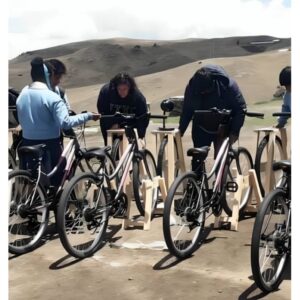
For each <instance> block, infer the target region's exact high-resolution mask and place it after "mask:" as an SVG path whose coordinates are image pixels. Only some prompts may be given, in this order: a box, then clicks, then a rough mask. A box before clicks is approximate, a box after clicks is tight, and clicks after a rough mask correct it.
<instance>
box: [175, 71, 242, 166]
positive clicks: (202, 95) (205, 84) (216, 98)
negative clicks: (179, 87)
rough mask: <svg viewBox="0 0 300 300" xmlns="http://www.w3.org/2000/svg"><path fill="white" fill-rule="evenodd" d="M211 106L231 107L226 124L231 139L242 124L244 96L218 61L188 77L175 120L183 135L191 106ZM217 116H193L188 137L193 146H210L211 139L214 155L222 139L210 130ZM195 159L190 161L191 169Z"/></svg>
mask: <svg viewBox="0 0 300 300" xmlns="http://www.w3.org/2000/svg"><path fill="white" fill-rule="evenodd" d="M212 107H216V108H218V109H223V108H224V109H230V110H232V115H231V122H230V124H229V132H227V136H229V140H230V143H232V144H233V143H234V142H235V141H236V140H237V139H238V137H239V133H240V129H241V127H242V126H243V124H244V119H245V115H244V113H243V110H244V109H245V108H246V103H245V100H244V97H243V95H242V93H241V91H240V89H239V87H238V85H237V83H236V82H235V80H234V79H232V78H230V77H229V75H228V74H227V73H226V72H225V70H224V69H223V68H222V67H220V66H218V65H205V66H203V67H202V68H201V69H199V70H198V71H197V72H196V73H195V74H194V76H193V77H192V78H191V79H190V81H189V83H188V85H187V87H186V90H185V94H184V101H183V109H182V113H181V116H180V121H179V130H180V132H181V135H182V136H183V135H184V133H185V131H186V129H187V127H188V125H189V123H190V121H191V119H192V118H193V114H194V111H195V110H206V109H209V108H212ZM217 122H218V120H216V119H215V118H213V117H211V116H208V117H203V118H201V119H199V118H197V119H194V120H193V126H192V139H193V143H194V147H202V146H210V144H211V143H212V142H213V143H214V149H215V157H216V155H217V152H218V149H219V147H220V144H221V142H222V140H220V136H219V135H218V134H216V132H214V130H211V129H212V128H213V129H215V128H216V127H217V126H218V125H219V124H216V123H217ZM196 166H197V162H196V161H193V162H192V168H193V170H195V168H196Z"/></svg>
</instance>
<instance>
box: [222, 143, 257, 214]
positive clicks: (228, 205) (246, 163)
mask: <svg viewBox="0 0 300 300" xmlns="http://www.w3.org/2000/svg"><path fill="white" fill-rule="evenodd" d="M237 151H238V153H237V157H236V158H233V159H232V160H231V162H230V165H229V168H228V172H227V179H226V183H227V182H236V179H237V178H236V176H234V175H233V169H234V168H236V170H237V174H239V175H242V176H248V175H249V170H250V169H253V161H252V157H251V154H250V153H249V151H248V150H247V149H246V148H244V147H239V148H238V149H237ZM238 188H240V187H238ZM251 191H252V187H250V186H248V187H246V188H245V189H243V191H242V195H241V199H240V208H239V211H240V214H241V213H242V212H243V210H244V208H245V207H246V205H247V202H248V200H249V197H250V195H251ZM223 200H225V201H223V202H222V206H223V209H224V211H225V212H226V214H227V215H228V216H231V215H232V207H233V202H234V193H233V192H230V191H226V197H225V199H223Z"/></svg>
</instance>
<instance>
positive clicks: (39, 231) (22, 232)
mask: <svg viewBox="0 0 300 300" xmlns="http://www.w3.org/2000/svg"><path fill="white" fill-rule="evenodd" d="M8 180H9V182H8V186H9V225H8V236H9V247H8V248H9V252H10V253H13V254H24V253H27V252H29V251H32V250H34V249H35V248H36V247H37V246H38V245H39V244H40V242H41V238H42V237H43V234H44V233H45V230H46V228H47V224H48V219H49V210H48V207H47V203H46V195H45V192H44V190H43V188H42V187H41V186H40V184H36V180H34V179H33V178H32V176H31V174H30V173H29V172H28V171H23V170H16V171H12V172H10V173H9V177H8Z"/></svg>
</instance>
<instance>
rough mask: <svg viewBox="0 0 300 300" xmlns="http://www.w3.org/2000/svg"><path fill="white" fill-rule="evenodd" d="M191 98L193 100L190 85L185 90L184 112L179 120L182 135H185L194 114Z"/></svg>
mask: <svg viewBox="0 0 300 300" xmlns="http://www.w3.org/2000/svg"><path fill="white" fill-rule="evenodd" d="M191 98H192V95H191V90H190V88H189V85H188V86H187V87H186V89H185V93H184V99H183V107H182V112H181V115H180V120H179V130H180V132H181V135H183V134H184V133H185V131H186V129H187V127H188V126H189V123H190V121H191V119H192V117H193V114H194V109H193V106H192V99H191Z"/></svg>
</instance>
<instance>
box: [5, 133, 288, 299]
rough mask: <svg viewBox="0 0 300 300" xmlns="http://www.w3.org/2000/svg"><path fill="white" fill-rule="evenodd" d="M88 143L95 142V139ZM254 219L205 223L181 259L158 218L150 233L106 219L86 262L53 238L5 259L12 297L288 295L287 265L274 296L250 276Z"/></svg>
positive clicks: (249, 143)
mask: <svg viewBox="0 0 300 300" xmlns="http://www.w3.org/2000/svg"><path fill="white" fill-rule="evenodd" d="M250 137H252V138H250ZM253 137H254V133H253V132H252V131H251V130H248V131H246V132H245V133H244V134H243V135H242V136H241V145H245V146H246V147H248V148H249V147H250V148H249V149H251V148H252V150H254V149H253V147H254V146H253V144H254V143H253V141H254V139H253ZM88 141H89V142H88V145H92V144H93V141H94V143H95V144H98V142H97V141H96V140H95V139H94V138H93V139H92V138H90V137H88ZM183 142H184V147H185V149H186V148H188V147H189V146H190V145H191V143H192V142H191V139H190V137H188V136H185V137H184V140H183ZM150 146H153V143H152V142H151V143H150ZM252 155H254V153H253V152H252ZM210 221H213V220H212V219H211V220H208V221H207V223H206V224H207V225H209V224H210ZM253 222H254V218H253V217H252V218H247V219H245V220H242V221H241V222H240V223H239V228H238V231H237V232H234V231H229V230H224V229H222V230H211V229H210V228H209V227H208V228H207V229H206V231H205V233H206V238H205V239H204V242H203V244H202V245H201V247H200V248H199V249H198V250H197V251H196V252H195V253H194V255H193V256H192V257H190V258H189V259H186V260H183V261H179V260H177V259H175V258H174V257H172V256H171V255H170V254H169V252H168V251H167V249H166V247H165V244H164V238H163V232H162V218H161V217H157V218H155V219H154V220H153V222H152V224H151V229H150V230H149V231H143V230H141V229H132V230H123V229H122V220H119V219H112V220H111V221H110V226H109V231H108V233H107V242H106V243H105V244H104V245H103V247H102V249H100V250H99V251H98V252H97V253H95V255H94V256H93V257H90V258H88V259H84V260H78V259H74V258H73V257H70V256H69V255H67V253H66V252H65V250H64V248H63V247H62V245H61V243H60V240H59V238H58V236H57V235H52V236H49V239H48V240H47V242H46V243H45V244H44V245H43V246H41V247H39V248H38V249H36V250H35V251H33V252H31V253H28V254H25V255H22V256H10V259H9V294H10V299H11V300H19V299H20V300H26V299H28V300H29V299H30V300H34V299H39V300H40V299H46V300H47V299H65V300H68V299H73V300H75V299H105V300H106V299H131V300H132V299H133V300H134V299H205V300H206V299H209V300H211V299H220V300H231V299H232V300H235V299H261V298H264V299H274V300H276V299H278V300H285V299H291V280H290V267H289V270H288V271H287V274H286V279H285V280H284V281H283V283H282V284H281V285H280V289H279V290H278V291H276V292H274V293H272V294H269V295H263V294H262V293H261V292H260V290H259V289H258V288H257V287H256V286H255V284H254V281H253V280H252V277H251V275H252V274H251V267H250V242H251V234H252V227H253Z"/></svg>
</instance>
